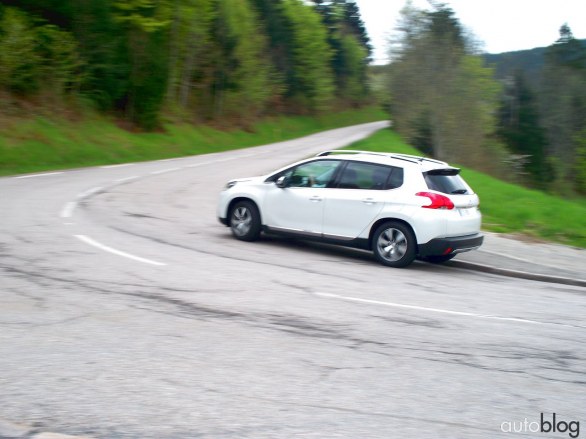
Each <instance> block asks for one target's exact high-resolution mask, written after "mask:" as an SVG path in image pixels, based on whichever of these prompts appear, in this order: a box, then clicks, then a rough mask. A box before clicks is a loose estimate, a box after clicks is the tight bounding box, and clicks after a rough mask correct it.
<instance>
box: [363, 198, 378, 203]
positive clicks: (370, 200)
mask: <svg viewBox="0 0 586 439" xmlns="http://www.w3.org/2000/svg"><path fill="white" fill-rule="evenodd" d="M362 202H363V203H364V204H376V200H375V199H374V198H365V199H363V200H362Z"/></svg>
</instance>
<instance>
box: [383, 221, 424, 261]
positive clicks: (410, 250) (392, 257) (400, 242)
mask: <svg viewBox="0 0 586 439" xmlns="http://www.w3.org/2000/svg"><path fill="white" fill-rule="evenodd" d="M416 247H417V243H416V240H415V235H414V234H413V232H412V231H411V229H410V228H409V227H408V226H406V225H404V224H402V223H399V222H396V221H389V222H387V223H384V224H382V225H381V226H379V227H378V228H377V229H376V231H375V232H374V235H373V238H372V250H373V253H374V256H375V257H376V259H377V260H378V261H379V262H380V263H381V264H383V265H387V266H389V267H395V268H401V267H406V266H407V265H409V264H411V263H412V262H413V260H414V259H415V255H416Z"/></svg>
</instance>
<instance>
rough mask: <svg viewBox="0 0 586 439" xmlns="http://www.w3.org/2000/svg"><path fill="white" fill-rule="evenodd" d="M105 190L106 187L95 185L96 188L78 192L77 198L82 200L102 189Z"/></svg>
mask: <svg viewBox="0 0 586 439" xmlns="http://www.w3.org/2000/svg"><path fill="white" fill-rule="evenodd" d="M103 190H104V188H103V187H101V186H98V187H94V188H91V189H88V190H87V191H84V192H81V193H79V194H77V198H78V199H79V200H81V199H84V198H87V197H89V196H91V195H94V194H96V193H98V192H100V191H103Z"/></svg>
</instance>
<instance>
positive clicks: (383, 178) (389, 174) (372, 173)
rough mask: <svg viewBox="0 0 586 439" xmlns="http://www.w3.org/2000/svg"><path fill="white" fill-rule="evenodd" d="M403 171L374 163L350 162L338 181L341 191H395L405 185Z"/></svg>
mask: <svg viewBox="0 0 586 439" xmlns="http://www.w3.org/2000/svg"><path fill="white" fill-rule="evenodd" d="M402 171H403V169H402V168H394V167H392V166H385V165H377V164H373V163H362V162H349V163H348V164H347V165H346V168H345V169H344V171H342V174H341V175H340V178H339V179H338V185H337V187H338V188H339V189H369V190H383V189H395V188H397V187H399V186H401V185H402V184H403V172H402Z"/></svg>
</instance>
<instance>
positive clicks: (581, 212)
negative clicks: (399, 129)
mask: <svg viewBox="0 0 586 439" xmlns="http://www.w3.org/2000/svg"><path fill="white" fill-rule="evenodd" d="M348 149H360V150H367V151H378V152H396V153H403V154H415V155H421V152H419V151H418V150H416V149H415V148H413V147H411V146H409V145H407V144H406V143H405V142H404V141H403V140H402V139H401V138H400V136H399V135H398V134H396V133H395V132H393V131H391V130H381V131H379V132H377V133H375V134H374V135H372V136H371V137H369V138H368V139H364V140H361V141H359V142H356V143H354V144H353V145H351V146H349V147H348ZM462 176H463V177H464V179H465V180H466V181H467V182H468V184H470V186H472V188H473V189H474V191H475V192H476V193H477V194H478V196H479V197H480V207H481V210H482V215H483V227H484V229H486V230H489V231H494V232H501V233H522V234H525V235H529V236H532V237H535V238H542V239H546V240H549V241H555V242H559V243H562V244H566V245H573V246H577V247H582V248H586V203H585V200H584V199H579V200H566V199H562V198H560V197H556V196H553V195H549V194H546V193H544V192H540V191H536V190H531V189H527V188H524V187H521V186H517V185H514V184H510V183H506V182H503V181H501V180H498V179H496V178H493V177H490V176H488V175H486V174H483V173H481V172H477V171H473V170H471V169H467V168H462Z"/></svg>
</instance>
